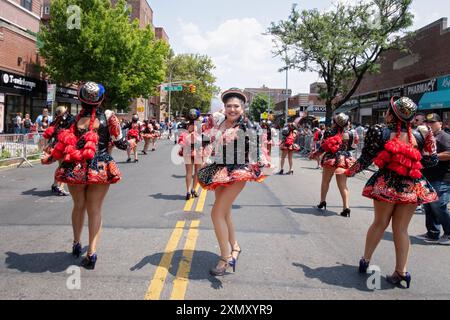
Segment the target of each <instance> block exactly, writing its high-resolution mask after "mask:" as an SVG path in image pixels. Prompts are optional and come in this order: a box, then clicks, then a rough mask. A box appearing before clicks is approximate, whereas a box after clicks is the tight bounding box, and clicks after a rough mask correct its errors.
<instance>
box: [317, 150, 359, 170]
mask: <svg viewBox="0 0 450 320" xmlns="http://www.w3.org/2000/svg"><path fill="white" fill-rule="evenodd" d="M355 162H356V159H355V158H353V157H352V155H351V154H350V152H348V151H338V152H337V153H335V154H331V153H328V152H327V153H325V154H324V156H323V157H322V162H321V165H322V167H323V168H330V169H349V168H350V167H351V166H353V165H354V164H355Z"/></svg>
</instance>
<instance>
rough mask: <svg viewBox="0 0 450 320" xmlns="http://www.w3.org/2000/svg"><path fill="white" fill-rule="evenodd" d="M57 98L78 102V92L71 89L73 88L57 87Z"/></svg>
mask: <svg viewBox="0 0 450 320" xmlns="http://www.w3.org/2000/svg"><path fill="white" fill-rule="evenodd" d="M56 96H57V97H63V98H71V99H77V100H78V91H77V90H76V89H71V88H66V87H57V88H56Z"/></svg>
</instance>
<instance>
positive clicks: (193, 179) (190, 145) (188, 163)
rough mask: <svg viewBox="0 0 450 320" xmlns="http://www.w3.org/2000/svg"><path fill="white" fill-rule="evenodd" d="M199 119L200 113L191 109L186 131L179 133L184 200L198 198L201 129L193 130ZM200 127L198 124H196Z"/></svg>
mask: <svg viewBox="0 0 450 320" xmlns="http://www.w3.org/2000/svg"><path fill="white" fill-rule="evenodd" d="M199 117H200V111H199V110H197V109H191V110H190V111H189V114H188V116H187V118H188V119H189V122H188V123H187V124H186V127H187V130H183V132H182V133H181V135H180V137H179V139H178V144H179V145H180V151H179V153H178V155H179V156H180V157H183V159H184V165H185V169H186V200H189V199H190V198H194V197H195V198H196V197H198V194H197V192H196V191H195V188H196V186H197V184H198V171H199V170H200V167H201V166H202V164H203V145H202V134H201V132H199V131H201V129H197V130H195V129H196V128H195V125H196V121H197V120H198V119H199ZM198 125H199V127H200V123H198Z"/></svg>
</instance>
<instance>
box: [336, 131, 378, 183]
mask: <svg viewBox="0 0 450 320" xmlns="http://www.w3.org/2000/svg"><path fill="white" fill-rule="evenodd" d="M385 143H386V141H384V139H383V128H382V127H381V126H379V125H375V126H373V127H371V128H370V129H369V130H368V131H367V134H366V137H365V139H364V148H363V150H362V154H361V156H360V157H359V159H358V160H357V161H356V163H355V164H354V165H353V166H352V167H351V168H349V169H347V170H346V171H345V175H346V176H348V177H353V176H355V175H356V174H358V173H360V172H361V171H363V170H366V169H367V168H368V167H369V166H370V165H371V164H372V162H373V160H374V159H375V157H376V156H377V155H378V153H379V152H380V151H382V150H383V148H384V144H385Z"/></svg>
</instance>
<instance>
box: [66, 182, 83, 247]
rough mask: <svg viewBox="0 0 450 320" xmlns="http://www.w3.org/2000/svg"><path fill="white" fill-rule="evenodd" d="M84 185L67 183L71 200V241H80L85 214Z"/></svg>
mask: <svg viewBox="0 0 450 320" xmlns="http://www.w3.org/2000/svg"><path fill="white" fill-rule="evenodd" d="M86 188H87V186H86V185H69V192H70V195H71V196H72V200H73V209H72V229H73V242H74V243H77V242H81V232H82V231H83V225H84V217H85V214H86Z"/></svg>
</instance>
